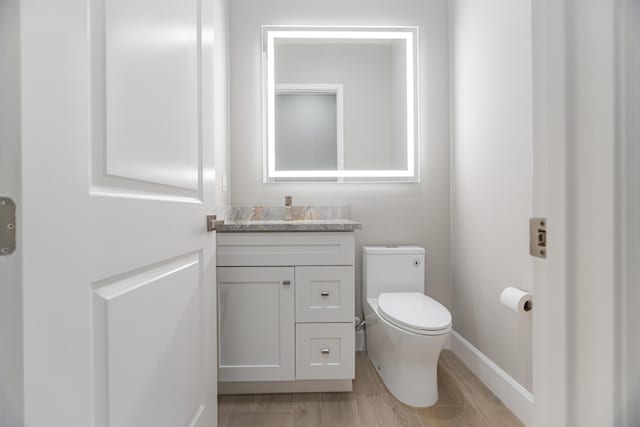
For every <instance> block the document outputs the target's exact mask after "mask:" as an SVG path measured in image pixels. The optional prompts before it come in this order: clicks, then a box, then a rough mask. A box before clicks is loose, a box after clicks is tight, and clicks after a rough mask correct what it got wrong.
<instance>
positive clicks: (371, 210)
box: [229, 0, 451, 312]
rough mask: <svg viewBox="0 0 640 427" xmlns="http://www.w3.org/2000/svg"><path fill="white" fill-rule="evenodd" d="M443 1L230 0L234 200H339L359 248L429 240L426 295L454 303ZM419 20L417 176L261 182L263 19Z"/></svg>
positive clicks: (336, 22)
mask: <svg viewBox="0 0 640 427" xmlns="http://www.w3.org/2000/svg"><path fill="white" fill-rule="evenodd" d="M447 3H448V2H447V1H446V0H405V1H403V2H402V4H401V5H399V4H398V2H394V1H389V0H373V1H372V0H352V1H348V2H345V1H341V0H326V1H322V2H319V1H311V0H262V1H254V0H233V1H231V2H230V14H229V19H230V21H229V22H230V65H231V70H232V73H231V78H230V88H231V89H230V90H231V92H230V95H231V174H232V187H233V191H232V195H231V202H232V204H238V205H246V204H254V203H262V204H282V203H283V202H284V196H285V195H291V196H293V201H294V204H345V205H349V206H350V208H351V216H352V217H353V219H355V220H358V221H361V222H362V225H363V229H362V230H361V231H359V232H357V234H356V236H357V244H358V251H359V252H358V254H357V259H358V263H357V266H356V286H357V293H356V296H357V298H356V299H357V307H356V308H357V312H360V310H361V301H360V274H361V272H360V246H361V245H362V244H385V243H403V244H416V245H421V246H424V247H425V248H426V253H427V268H426V275H427V277H426V287H427V293H428V294H429V295H431V296H433V297H435V298H436V299H438V300H440V301H441V302H443V303H444V304H445V305H447V306H449V307H450V306H451V297H450V293H451V289H450V285H449V282H450V266H449V264H450V258H449V94H448V86H449V66H448V63H449V56H448V20H447ZM265 24H266V25H268V24H281V25H283V24H290V25H304V24H307V25H379V26H406V25H417V26H419V27H420V95H421V96H420V101H421V104H420V107H421V110H420V111H421V115H422V117H421V119H422V129H421V146H422V150H421V169H422V170H421V181H422V182H421V183H401V184H390V183H386V184H326V183H325V184H320V183H317V184H291V183H287V184H264V183H263V182H262V135H261V129H262V128H261V126H262V125H261V123H262V121H261V87H260V81H261V74H260V70H261V61H260V52H261V49H260V40H261V25H265Z"/></svg>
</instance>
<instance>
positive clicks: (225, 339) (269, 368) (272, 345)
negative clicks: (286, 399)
mask: <svg viewBox="0 0 640 427" xmlns="http://www.w3.org/2000/svg"><path fill="white" fill-rule="evenodd" d="M287 281H288V282H289V283H288V284H287V283H286V282H287ZM293 282H294V269H293V267H225V268H222V267H220V268H218V292H219V296H218V300H219V302H220V303H219V313H218V315H219V322H218V324H219V328H220V331H219V337H220V341H219V353H220V356H219V357H220V362H219V363H220V373H219V375H220V381H276V380H293V379H294V375H295V372H294V371H295V366H294V351H295V349H294V339H295V336H294V335H295V331H294V322H295V319H294V283H293Z"/></svg>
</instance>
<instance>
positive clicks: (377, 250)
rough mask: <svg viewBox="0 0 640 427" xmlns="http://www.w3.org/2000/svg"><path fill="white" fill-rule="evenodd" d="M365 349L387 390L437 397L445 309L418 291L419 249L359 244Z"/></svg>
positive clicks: (415, 401) (406, 396)
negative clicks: (360, 247)
mask: <svg viewBox="0 0 640 427" xmlns="http://www.w3.org/2000/svg"><path fill="white" fill-rule="evenodd" d="M363 252H364V253H363V285H364V292H363V294H364V295H366V299H365V301H363V308H364V312H365V320H366V337H367V355H368V357H369V359H370V360H371V362H372V364H373V366H374V368H375V370H376V371H377V372H378V374H379V375H380V377H381V378H382V380H383V382H384V384H385V385H386V386H387V388H388V389H389V391H390V392H391V394H393V395H394V396H395V397H396V398H397V399H398V400H399V401H401V402H403V403H405V404H407V405H411V406H417V407H427V406H431V405H433V404H434V403H436V402H437V400H438V375H437V372H438V357H439V356H440V351H441V350H442V347H443V345H444V343H445V341H446V339H447V336H448V334H449V332H450V331H451V314H450V313H449V311H448V310H447V309H446V308H445V307H444V306H443V305H442V304H440V303H438V302H437V301H435V300H434V299H432V298H429V297H428V296H426V295H424V293H423V291H422V289H423V283H424V249H422V248H417V247H393V248H382V247H365V248H363Z"/></svg>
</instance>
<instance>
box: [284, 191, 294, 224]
mask: <svg viewBox="0 0 640 427" xmlns="http://www.w3.org/2000/svg"><path fill="white" fill-rule="evenodd" d="M292 201H293V199H292V198H291V196H286V197H285V198H284V220H285V221H292V220H293V207H292V206H291V204H292Z"/></svg>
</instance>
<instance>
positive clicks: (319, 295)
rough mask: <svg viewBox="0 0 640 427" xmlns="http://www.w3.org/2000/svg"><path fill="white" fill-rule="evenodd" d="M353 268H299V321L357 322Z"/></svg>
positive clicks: (297, 289) (297, 303)
mask: <svg viewBox="0 0 640 427" xmlns="http://www.w3.org/2000/svg"><path fill="white" fill-rule="evenodd" d="M354 317H355V278H354V269H353V267H351V266H349V267H344V266H341V267H335V266H323V267H296V321H297V322H353V320H354Z"/></svg>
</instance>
